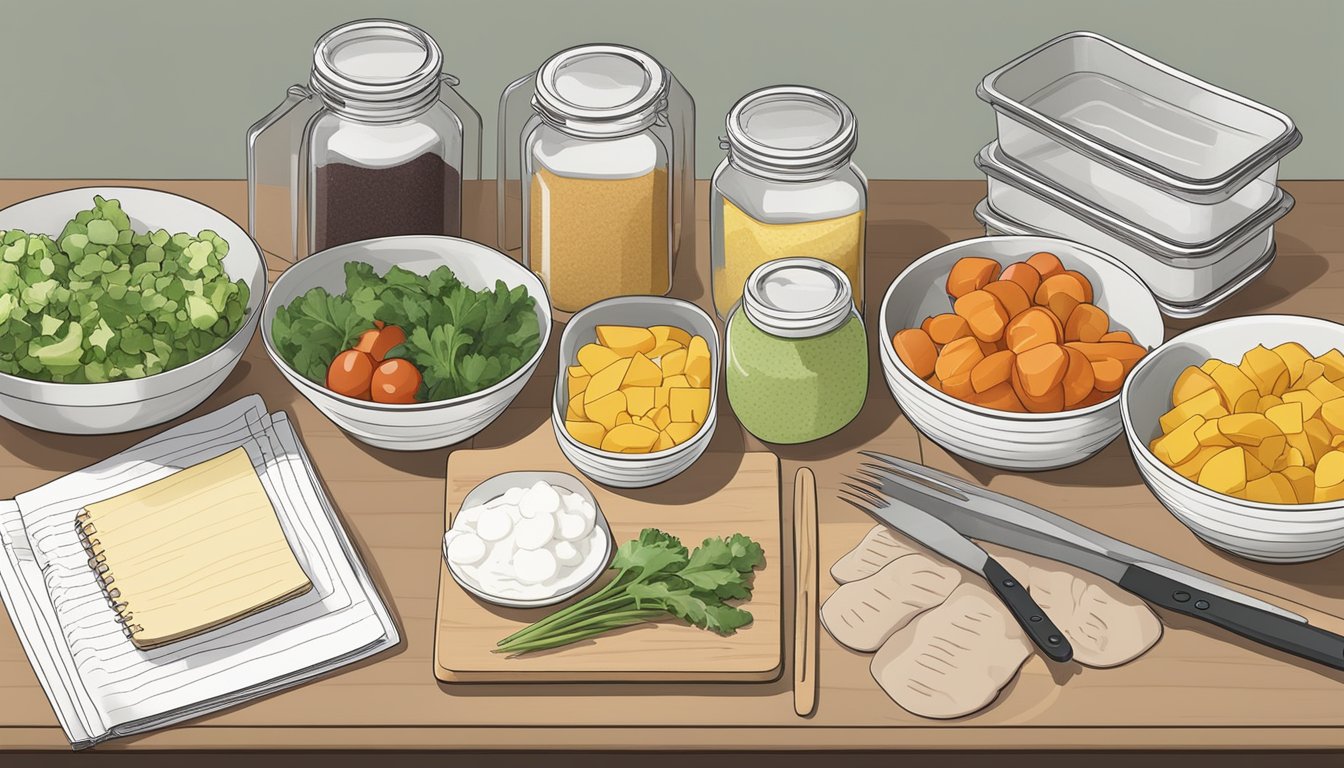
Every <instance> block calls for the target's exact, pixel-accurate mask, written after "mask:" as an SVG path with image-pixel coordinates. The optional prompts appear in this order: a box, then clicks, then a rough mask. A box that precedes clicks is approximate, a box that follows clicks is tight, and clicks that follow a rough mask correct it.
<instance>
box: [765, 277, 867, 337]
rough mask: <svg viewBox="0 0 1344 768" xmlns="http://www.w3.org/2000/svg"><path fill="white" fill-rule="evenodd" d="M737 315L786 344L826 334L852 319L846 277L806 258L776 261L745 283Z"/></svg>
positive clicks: (850, 293) (852, 300) (852, 307)
mask: <svg viewBox="0 0 1344 768" xmlns="http://www.w3.org/2000/svg"><path fill="white" fill-rule="evenodd" d="M742 309H743V311H745V312H746V313H747V319H749V320H751V324H752V325H754V326H756V327H757V328H760V329H761V330H763V331H765V332H766V333H770V334H773V335H775V336H782V337H784V338H788V339H805V338H810V337H812V336H820V335H822V334H824V333H829V332H830V331H833V330H835V329H836V328H839V327H840V326H842V325H844V324H845V321H847V320H848V319H849V318H850V317H851V316H855V315H854V297H853V294H852V292H851V290H850V287H849V279H848V278H846V277H845V273H844V272H841V271H840V270H839V269H838V268H836V267H835V266H834V265H832V264H829V263H827V262H824V261H822V260H820V259H810V258H788V259H776V260H774V261H770V262H766V263H765V264H762V265H761V266H759V267H757V268H756V269H755V270H753V271H752V273H751V276H750V277H748V278H747V287H746V291H745V292H744V293H743V295H742ZM855 317H856V316H855Z"/></svg>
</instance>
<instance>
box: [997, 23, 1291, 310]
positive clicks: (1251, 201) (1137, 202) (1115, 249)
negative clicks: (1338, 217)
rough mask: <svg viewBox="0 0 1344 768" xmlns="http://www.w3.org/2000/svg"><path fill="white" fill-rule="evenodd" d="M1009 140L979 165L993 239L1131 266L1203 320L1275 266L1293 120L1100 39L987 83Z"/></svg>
mask: <svg viewBox="0 0 1344 768" xmlns="http://www.w3.org/2000/svg"><path fill="white" fill-rule="evenodd" d="M977 93H978V95H979V96H980V98H981V99H983V100H985V101H986V102H988V103H989V104H990V105H991V106H993V107H994V111H995V115H996V118H997V126H998V140H997V141H995V142H992V143H990V144H989V145H988V146H987V147H985V148H984V149H983V150H982V151H981V152H980V154H979V156H977V158H976V161H975V162H976V166H977V167H979V168H980V169H981V170H982V171H983V172H984V173H985V175H986V176H987V177H988V181H989V184H988V195H987V197H986V199H985V200H984V201H983V202H981V204H980V205H979V206H978V207H977V208H976V216H977V218H979V219H980V221H981V223H983V224H984V225H985V228H986V231H988V232H989V233H990V234H994V233H1004V234H1028V233H1035V234H1046V235H1051V236H1056V237H1064V238H1067V239H1070V240H1076V241H1078V242H1082V243H1085V244H1087V245H1091V246H1093V247H1095V248H1098V249H1100V250H1103V251H1105V252H1107V253H1110V254H1111V255H1113V256H1115V257H1117V258H1119V259H1121V260H1123V261H1124V262H1125V263H1126V264H1128V265H1129V266H1130V267H1131V268H1133V269H1134V270H1135V271H1136V272H1138V273H1139V276H1140V277H1142V278H1143V279H1144V281H1145V282H1147V283H1148V286H1149V288H1150V289H1151V290H1152V291H1153V294H1154V296H1155V297H1156V298H1157V300H1158V304H1159V306H1160V307H1161V308H1162V311H1163V313H1164V314H1166V315H1168V316H1170V317H1197V316H1199V315H1202V314H1204V313H1206V312H1208V311H1209V310H1211V309H1212V308H1213V307H1214V306H1216V305H1217V304H1219V303H1220V302H1222V301H1223V300H1225V299H1226V298H1227V297H1229V296H1231V295H1232V294H1233V293H1235V292H1236V291H1237V290H1239V289H1240V288H1241V287H1243V286H1245V285H1246V284H1248V283H1249V282H1251V281H1252V280H1254V279H1255V277H1257V276H1258V275H1259V274H1261V273H1263V272H1264V271H1265V270H1266V269H1268V268H1269V265H1270V263H1271V262H1272V261H1273V260H1274V254H1275V251H1274V223H1275V222H1276V221H1278V220H1279V219H1280V218H1282V217H1283V216H1284V215H1285V214H1286V213H1287V212H1288V211H1289V210H1290V209H1291V208H1292V205H1293V199H1292V196H1290V195H1289V194H1288V193H1287V192H1285V191H1283V190H1282V189H1280V188H1279V187H1278V186H1277V183H1278V168H1279V161H1280V160H1282V159H1283V157H1284V155H1286V154H1288V153H1289V152H1290V151H1292V150H1293V149H1294V148H1295V147H1297V145H1298V144H1300V143H1301V141H1302V136H1301V134H1300V133H1299V132H1298V130H1297V128H1296V127H1295V126H1294V124H1293V121H1292V119H1291V118H1289V117H1288V116H1287V115H1285V114H1283V113H1282V112H1279V111H1277V110H1274V109H1272V108H1270V107H1266V106H1264V105H1261V104H1257V103H1255V102H1253V101H1250V100H1249V99H1246V98H1243V97H1241V96H1238V95H1237V94H1234V93H1231V92H1229V91H1226V90H1224V89H1222V88H1218V87H1217V86H1214V85H1211V84H1209V83H1206V82H1204V81H1202V80H1199V79H1197V78H1194V77H1192V76H1190V75H1188V74H1185V73H1183V72H1180V71H1178V70H1176V69H1173V68H1171V67H1169V66H1167V65H1165V64H1163V63H1162V62H1159V61H1157V60H1155V59H1153V58H1151V57H1149V56H1146V55H1144V54H1142V53H1139V52H1138V51H1135V50H1133V49H1130V48H1127V47H1125V46H1124V45H1121V44H1119V43H1117V42H1115V41H1113V40H1109V39H1107V38H1105V37H1102V36H1100V35H1096V34H1093V33H1090V32H1074V33H1070V34H1067V35H1063V36H1061V37H1058V38H1055V39H1054V40H1051V41H1049V42H1047V43H1045V44H1044V45H1041V46H1040V47H1038V48H1036V49H1035V50H1033V51H1030V52H1028V53H1026V54H1024V55H1023V56H1021V57H1019V58H1017V59H1015V60H1013V61H1011V62H1009V63H1008V64H1005V65H1004V66H1002V67H1000V68H999V69H997V70H995V71H993V72H991V73H989V74H988V75H986V76H985V79H984V81H983V82H982V83H981V84H980V87H979V88H978V89H977Z"/></svg>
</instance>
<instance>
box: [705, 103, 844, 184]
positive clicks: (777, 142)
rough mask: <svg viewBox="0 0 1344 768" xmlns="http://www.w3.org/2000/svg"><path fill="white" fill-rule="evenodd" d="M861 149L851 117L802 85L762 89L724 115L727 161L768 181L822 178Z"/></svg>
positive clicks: (839, 106) (842, 109)
mask: <svg viewBox="0 0 1344 768" xmlns="http://www.w3.org/2000/svg"><path fill="white" fill-rule="evenodd" d="M858 145H859V131H858V124H857V123H856V122H855V120H854V113H853V112H851V111H850V110H849V107H848V106H846V105H845V103H844V102H843V101H841V100H840V99H837V98H836V97H834V96H832V95H831V94H829V93H826V92H825V91H822V90H818V89H816V88H808V87H806V86H801V85H781V86H775V87H772V88H762V89H761V90H759V91H753V92H751V93H749V94H747V95H746V96H743V97H742V98H741V99H740V100H739V101H738V102H737V103H736V104H734V105H733V108H732V109H731V110H729V112H728V136H727V139H726V140H725V141H724V142H723V148H724V149H726V150H728V160H729V161H730V162H732V163H734V164H736V165H738V166H739V167H741V168H742V169H743V170H746V171H749V172H751V173H755V174H758V175H761V176H765V177H767V178H782V179H807V178H821V177H823V176H825V175H827V174H829V173H830V172H831V171H833V170H835V169H836V168H839V167H841V166H843V165H845V164H846V163H848V162H849V160H850V158H851V157H852V156H853V155H854V150H855V149H856V148H857V147H858Z"/></svg>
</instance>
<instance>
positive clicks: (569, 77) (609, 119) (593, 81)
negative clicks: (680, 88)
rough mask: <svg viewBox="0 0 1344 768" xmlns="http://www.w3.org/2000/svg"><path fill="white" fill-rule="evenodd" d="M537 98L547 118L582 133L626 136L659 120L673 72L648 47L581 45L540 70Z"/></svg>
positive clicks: (565, 127) (567, 130) (541, 111)
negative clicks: (666, 68) (670, 75)
mask: <svg viewBox="0 0 1344 768" xmlns="http://www.w3.org/2000/svg"><path fill="white" fill-rule="evenodd" d="M532 104H533V106H534V107H536V110H537V112H538V114H540V115H541V116H542V118H543V119H545V120H547V121H548V122H550V123H553V124H554V125H556V126H558V127H560V128H562V129H563V130H565V131H566V132H568V133H572V134H575V135H579V136H592V137H602V136H623V135H625V134H629V133H635V132H637V131H642V130H644V129H645V128H647V127H649V126H650V125H653V124H654V123H656V122H657V121H658V119H659V115H660V114H662V113H663V112H664V111H665V110H666V107H667V75H666V73H665V72H664V70H663V67H662V65H661V64H659V63H658V62H657V61H655V60H654V58H653V57H652V56H650V55H648V54H647V53H644V52H643V51H637V50H635V49H634V48H626V47H625V46H621V45H581V46H578V47H577V48H570V49H569V50H566V51H561V52H560V53H557V54H555V55H554V56H552V57H551V58H549V59H547V60H546V63H545V64H543V65H542V67H541V69H539V70H537V79H536V93H535V94H534V96H533V97H532Z"/></svg>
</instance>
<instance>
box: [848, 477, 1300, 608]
mask: <svg viewBox="0 0 1344 768" xmlns="http://www.w3.org/2000/svg"><path fill="white" fill-rule="evenodd" d="M859 453H861V454H863V455H864V456H867V457H869V458H872V459H874V460H876V461H879V462H882V466H877V465H873V464H867V465H864V466H865V467H866V469H868V470H879V471H880V472H881V473H882V474H881V475H880V480H881V481H882V482H884V483H888V482H890V483H896V484H898V485H899V487H903V488H906V489H908V490H909V491H911V492H912V494H915V496H914V497H913V498H908V499H907V501H913V502H915V503H916V505H917V506H920V508H921V509H928V510H930V511H936V512H937V513H938V516H939V517H940V518H941V519H942V520H943V521H944V522H946V523H948V524H949V525H951V526H952V527H953V528H956V529H957V530H958V531H961V533H962V534H964V535H966V536H969V537H971V538H973V539H979V540H981V541H988V542H991V543H993V544H1001V545H1003V546H1005V547H1011V548H1013V549H1020V550H1022V551H1025V552H1030V551H1032V548H1031V547H1030V546H1018V545H1016V544H1010V543H1009V542H1008V541H1007V540H1006V539H1012V540H1014V541H1024V540H1025V541H1028V542H1030V541H1034V540H1039V538H1040V537H1042V536H1043V537H1045V538H1049V539H1058V540H1062V541H1067V542H1070V543H1072V544H1075V545H1077V546H1079V547H1081V548H1083V549H1087V550H1091V551H1094V552H1096V553H1098V554H1102V555H1106V556H1109V557H1111V558H1113V559H1116V560H1121V561H1123V562H1127V563H1136V564H1139V565H1142V566H1143V567H1145V568H1147V569H1148V570H1151V571H1154V572H1156V573H1162V574H1166V575H1168V576H1170V577H1171V578H1174V579H1177V580H1179V581H1184V582H1186V583H1187V584H1189V585H1191V586H1193V587H1196V588H1198V589H1201V590H1203V591H1205V592H1209V593H1212V594H1215V595H1218V596H1219V597H1220V598H1222V599H1224V600H1230V601H1232V602H1235V603H1241V604H1243V605H1246V606H1249V607H1251V608H1258V609H1259V610H1262V611H1267V612H1269V613H1273V614H1276V615H1278V616H1281V617H1283V618H1285V619H1291V620H1293V621H1297V622H1301V623H1303V624H1305V623H1306V622H1307V619H1306V617H1305V616H1301V615H1298V614H1296V613H1293V612H1292V611H1289V610H1285V609H1283V608H1280V607H1279V606H1277V605H1274V604H1272V603H1267V602H1265V601H1264V600H1260V599H1259V598H1255V597H1251V596H1250V595H1245V594H1242V593H1240V592H1238V591H1236V590H1235V589H1233V588H1231V587H1229V586H1227V585H1226V584H1223V583H1222V582H1220V581H1218V580H1217V579H1215V578H1214V577H1212V576H1209V575H1208V574H1206V573H1202V572H1200V571H1197V570H1195V569H1193V568H1191V567H1189V566H1186V565H1182V564H1181V563H1178V562H1176V561H1174V560H1169V559H1167V558H1165V557H1162V556H1161V555H1158V554H1154V553H1152V552H1149V551H1147V550H1145V549H1140V548H1138V547H1136V546H1134V545H1132V544H1129V543H1127V542H1123V541H1120V540H1119V539H1115V538H1112V537H1110V536H1107V535H1106V534H1104V533H1101V532H1100V531H1095V530H1093V529H1091V528H1088V527H1087V526H1085V525H1081V524H1079V523H1075V522H1074V521H1072V520H1070V519H1068V518H1067V517H1063V516H1061V515H1057V514H1055V513H1054V512H1050V511H1048V510H1045V509H1041V508H1040V507H1038V506H1036V505H1034V504H1030V503H1028V502H1025V501H1022V500H1021V499H1015V498H1013V497H1011V496H1005V495H1003V494H1001V493H995V492H994V491H991V490H989V489H987V488H982V487H979V486H976V485H973V484H971V483H968V482H966V481H965V480H962V479H961V478H959V477H956V476H954V475H949V474H947V473H946V472H940V471H938V470H936V469H933V468H931V467H926V466H924V465H922V464H915V463H913V462H908V461H905V460H903V459H898V458H896V457H894V456H887V455H885V454H881V453H875V452H872V451H860V452H859ZM869 476H870V477H872V475H871V474H870V475H869ZM926 499H927V500H928V505H925V500H926ZM1024 535H1025V536H1026V537H1027V538H1026V539H1023V538H1022V537H1023V536H1024ZM1032 537H1036V538H1034V539H1033V538H1032ZM1000 539H1005V540H1000Z"/></svg>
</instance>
